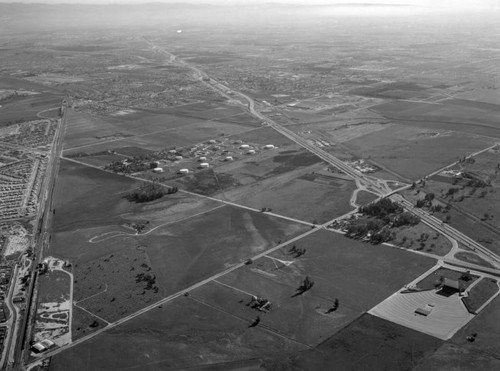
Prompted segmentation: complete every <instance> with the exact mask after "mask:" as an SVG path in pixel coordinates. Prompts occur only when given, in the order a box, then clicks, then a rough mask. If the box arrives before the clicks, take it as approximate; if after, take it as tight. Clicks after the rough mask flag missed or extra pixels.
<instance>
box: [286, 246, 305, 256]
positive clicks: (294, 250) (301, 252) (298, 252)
mask: <svg viewBox="0 0 500 371" xmlns="http://www.w3.org/2000/svg"><path fill="white" fill-rule="evenodd" d="M306 251H307V250H306V249H305V248H303V249H301V248H300V247H297V246H295V245H293V246H292V248H291V249H290V250H289V251H288V253H289V254H290V255H293V257H294V258H298V257H300V256H302V255H304V254H305V253H306Z"/></svg>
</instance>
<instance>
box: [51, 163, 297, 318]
mask: <svg viewBox="0 0 500 371" xmlns="http://www.w3.org/2000/svg"><path fill="white" fill-rule="evenodd" d="M75 184H79V186H78V187H77V188H78V192H74V191H73V189H74V188H75ZM134 184H135V183H134V182H133V181H132V180H130V179H128V178H123V177H121V176H118V175H114V174H110V173H106V172H102V171H99V170H96V169H92V168H88V167H85V166H82V165H79V164H75V163H72V162H70V161H63V162H62V164H61V173H60V175H59V181H58V183H57V187H56V191H55V195H56V200H55V205H54V207H55V209H56V213H55V216H54V231H55V232H56V233H55V236H54V237H53V239H52V242H53V243H52V245H51V249H50V253H51V254H54V255H56V256H59V257H63V258H67V259H70V260H71V262H72V263H74V275H75V283H74V284H75V300H77V305H78V307H81V308H83V309H86V310H88V311H89V312H91V313H93V314H95V315H97V316H99V317H100V318H103V319H104V320H106V321H113V320H116V319H118V318H120V317H122V316H124V315H127V314H130V313H132V312H134V311H136V310H138V309H140V308H141V307H143V306H145V305H147V304H149V303H152V302H154V301H155V300H159V298H161V297H163V296H164V295H168V294H171V293H173V292H176V291H178V290H181V289H182V288H185V287H187V286H189V285H191V284H193V283H196V282H198V281H200V280H202V279H204V278H207V277H209V276H211V275H213V274H215V273H217V272H220V271H222V270H224V269H225V268H226V267H227V266H230V265H232V264H235V263H238V262H240V261H243V260H245V259H248V258H250V257H251V256H253V255H255V254H257V253H259V252H262V251H264V250H265V249H267V248H270V247H272V246H274V245H275V244H276V243H277V241H279V240H284V239H286V238H290V237H292V236H294V235H296V234H298V233H300V232H302V231H304V230H306V227H304V226H302V225H300V224H297V223H292V222H288V221H284V220H282V219H278V218H274V217H272V216H268V215H265V214H262V213H258V212H251V211H246V210H242V209H238V208H233V207H229V206H223V207H222V205H220V204H218V203H217V202H214V201H211V200H204V199H199V198H196V197H194V198H193V197H192V196H186V195H184V194H181V193H177V194H173V195H166V196H164V197H163V198H161V199H159V200H156V201H153V202H150V203H144V204H135V203H131V202H129V201H128V200H126V199H124V198H123V196H124V194H126V193H127V192H128V191H130V189H132V187H134ZM134 224H136V225H137V224H142V225H144V226H145V229H143V230H141V232H140V233H139V232H138V231H137V230H135V229H133V227H132V226H133V225H134ZM193 230H195V231H199V232H198V233H192V231H193ZM115 301H116V305H115V304H113V303H114V302H115ZM80 313H81V312H80ZM79 321H80V320H79ZM82 321H83V320H81V321H80V322H82Z"/></svg>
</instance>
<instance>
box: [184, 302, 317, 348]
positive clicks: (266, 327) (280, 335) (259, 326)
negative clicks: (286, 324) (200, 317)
mask: <svg viewBox="0 0 500 371" xmlns="http://www.w3.org/2000/svg"><path fill="white" fill-rule="evenodd" d="M190 299H191V300H193V301H196V302H197V303H199V304H202V305H205V306H206V307H208V308H212V309H214V310H216V311H219V312H221V313H224V314H226V315H228V316H231V317H234V318H236V319H239V320H240V321H242V322H246V323H248V320H247V319H246V318H244V317H240V316H238V315H236V314H234V313H231V312H229V311H227V310H225V309H224V308H221V307H218V306H216V305H213V304H210V303H207V302H206V301H205V300H202V299H199V298H195V297H190ZM256 327H258V328H260V329H262V330H264V331H267V332H269V333H272V334H274V335H276V336H278V337H281V338H283V339H286V340H289V341H291V342H294V343H297V344H300V345H302V346H304V347H306V348H309V349H312V348H313V347H312V346H311V345H308V344H304V343H302V342H300V341H298V340H296V339H293V338H291V337H289V336H286V335H285V334H283V333H282V332H281V331H280V330H278V329H275V328H272V327H271V326H268V325H264V324H260V323H259V325H258V326H256Z"/></svg>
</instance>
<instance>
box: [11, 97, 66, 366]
mask: <svg viewBox="0 0 500 371" xmlns="http://www.w3.org/2000/svg"><path fill="white" fill-rule="evenodd" d="M65 125H66V109H65V107H64V108H63V115H62V117H61V119H60V124H59V125H58V128H57V130H56V133H55V136H54V141H53V144H52V148H51V150H50V153H49V158H48V162H47V169H46V172H45V176H44V180H43V183H42V186H41V187H40V192H39V205H40V206H39V207H38V210H37V215H36V217H35V221H36V224H35V226H34V227H33V231H34V232H33V236H34V237H33V238H34V240H33V245H34V249H33V250H34V254H35V258H34V261H33V264H32V267H33V269H32V270H31V275H30V279H29V282H30V285H29V287H28V289H27V290H26V308H27V310H26V315H25V316H24V318H23V321H22V324H21V326H20V328H19V329H18V334H17V338H18V340H17V341H16V342H15V343H12V344H10V346H11V349H12V348H13V349H12V351H13V354H14V355H13V360H12V363H11V365H10V366H11V367H12V368H13V369H18V368H19V366H20V365H21V364H22V359H23V355H24V352H25V351H29V349H24V345H25V344H26V339H29V338H31V326H30V324H31V323H32V321H33V320H34V316H35V315H36V297H37V291H36V284H35V283H36V277H37V272H36V266H37V264H38V263H40V261H41V259H42V257H43V249H44V246H46V245H48V241H49V235H50V220H51V218H52V215H51V214H50V211H51V205H52V192H53V189H54V184H55V178H56V176H57V173H58V169H59V161H60V156H61V153H62V148H63V139H64V130H65ZM14 279H15V277H13V280H14Z"/></svg>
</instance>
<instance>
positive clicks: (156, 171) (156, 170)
mask: <svg viewBox="0 0 500 371" xmlns="http://www.w3.org/2000/svg"><path fill="white" fill-rule="evenodd" d="M153 173H163V169H162V168H161V167H155V168H154V169H153Z"/></svg>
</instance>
